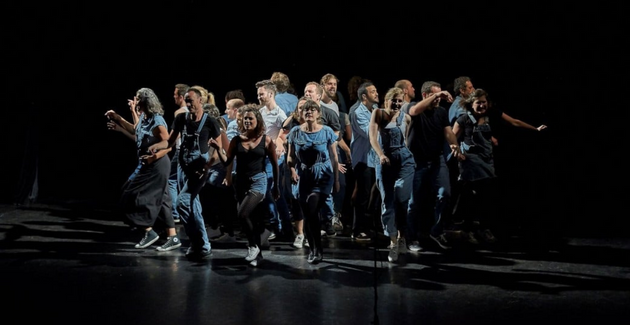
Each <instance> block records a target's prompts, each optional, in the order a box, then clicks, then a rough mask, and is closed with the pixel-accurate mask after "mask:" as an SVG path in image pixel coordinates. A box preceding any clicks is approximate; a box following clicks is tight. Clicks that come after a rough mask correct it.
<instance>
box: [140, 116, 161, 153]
mask: <svg viewBox="0 0 630 325" xmlns="http://www.w3.org/2000/svg"><path fill="white" fill-rule="evenodd" d="M144 117H145V115H144V113H142V114H140V117H139V118H138V119H139V122H138V124H137V125H136V147H137V149H138V157H140V156H142V155H145V154H147V149H148V148H149V146H151V145H153V144H155V143H158V142H160V140H158V139H156V138H155V136H154V135H153V129H155V128H156V127H158V126H160V125H161V126H163V127H165V128H166V129H167V130H168V127H167V126H166V121H165V120H164V117H163V116H161V115H152V116H148V117H147V118H146V119H145V118H144Z"/></svg>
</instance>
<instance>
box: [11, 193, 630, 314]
mask: <svg viewBox="0 0 630 325" xmlns="http://www.w3.org/2000/svg"><path fill="white" fill-rule="evenodd" d="M178 228H179V232H180V235H181V237H182V241H183V243H184V246H183V247H182V248H180V249H178V250H175V251H169V252H157V251H156V250H155V247H157V245H153V246H152V247H151V248H147V249H135V248H134V244H135V243H136V242H137V240H138V239H139V238H137V235H136V234H135V233H132V232H131V231H130V229H129V227H128V226H126V225H125V224H124V223H123V222H121V221H120V220H116V218H114V217H113V214H112V213H111V212H109V211H106V210H99V209H94V208H82V207H61V206H50V205H33V206H29V207H28V208H25V207H15V206H12V205H11V206H10V205H6V206H0V276H1V279H2V287H1V288H2V296H3V298H4V299H3V303H2V304H0V306H1V307H0V310H1V311H2V313H1V314H2V317H3V320H4V321H3V323H4V324H35V323H36V322H46V323H52V322H55V323H59V324H84V325H96V324H154V325H155V324H174V325H184V324H185V325H195V324H295V325H305V324H327V325H333V324H344V325H348V324H351V325H359V324H465V325H473V324H541V323H544V324H606V323H607V322H612V321H617V320H623V319H626V320H627V319H630V311H629V310H630V308H629V306H630V252H629V250H630V239H629V238H619V237H606V236H600V237H598V238H588V237H574V238H556V239H554V240H553V244H549V242H548V241H546V242H545V243H544V244H541V242H540V241H541V239H540V238H538V239H536V238H522V237H517V236H512V237H506V238H504V239H502V240H501V241H500V242H498V243H496V244H494V245H492V246H484V245H481V246H475V247H469V246H463V245H462V246H458V247H455V248H454V249H452V250H449V251H443V250H440V249H438V248H437V247H433V246H431V245H426V247H425V249H424V250H423V251H421V252H419V253H407V254H403V255H401V257H400V259H399V261H398V263H395V264H392V263H389V262H387V248H386V245H387V242H386V241H385V240H383V239H379V240H374V241H372V242H370V243H358V242H355V241H353V240H352V239H351V238H350V237H347V236H341V235H340V236H337V237H334V238H327V239H325V240H324V245H325V247H326V250H325V253H324V261H323V262H322V263H320V264H318V265H310V264H308V263H307V262H306V255H307V252H308V251H307V248H303V249H297V248H293V247H292V246H291V242H289V241H282V240H274V241H272V242H271V246H270V247H269V248H268V249H265V250H263V256H264V260H263V261H262V262H261V263H260V264H259V265H258V267H251V266H249V265H248V264H247V263H246V262H245V261H244V259H243V258H244V256H245V255H246V253H247V252H246V246H245V242H244V241H241V240H238V241H236V242H233V243H221V244H219V243H215V244H213V255H212V257H211V258H210V259H209V260H208V261H205V262H194V261H189V260H187V259H186V258H185V257H184V253H185V250H186V246H187V237H186V236H185V231H184V230H183V228H182V226H181V225H178ZM158 243H159V242H158ZM156 244H157V243H156Z"/></svg>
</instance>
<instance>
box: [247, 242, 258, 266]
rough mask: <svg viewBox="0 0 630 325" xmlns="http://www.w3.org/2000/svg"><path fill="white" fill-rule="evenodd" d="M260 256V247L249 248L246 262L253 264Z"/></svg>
mask: <svg viewBox="0 0 630 325" xmlns="http://www.w3.org/2000/svg"><path fill="white" fill-rule="evenodd" d="M259 254H260V248H258V246H249V247H248V248H247V256H245V260H246V261H248V262H251V261H253V260H255V259H256V257H257V256H258V255H259Z"/></svg>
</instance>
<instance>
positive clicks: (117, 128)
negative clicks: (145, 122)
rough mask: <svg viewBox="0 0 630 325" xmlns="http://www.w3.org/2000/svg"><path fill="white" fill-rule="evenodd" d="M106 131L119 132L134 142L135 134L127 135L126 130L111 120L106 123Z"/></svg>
mask: <svg viewBox="0 0 630 325" xmlns="http://www.w3.org/2000/svg"><path fill="white" fill-rule="evenodd" d="M107 129H108V130H112V131H117V132H120V133H122V134H124V135H125V136H126V137H127V138H129V139H131V140H132V141H136V135H135V132H134V133H129V131H127V129H125V128H123V127H122V126H121V125H120V124H118V123H116V122H114V121H113V120H109V121H108V122H107Z"/></svg>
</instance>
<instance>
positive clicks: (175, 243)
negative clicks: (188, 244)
mask: <svg viewBox="0 0 630 325" xmlns="http://www.w3.org/2000/svg"><path fill="white" fill-rule="evenodd" d="M181 246H182V242H181V241H180V240H179V238H177V236H170V237H168V240H167V241H166V243H164V245H162V246H160V247H158V248H157V250H158V251H160V252H167V251H171V250H174V249H178V248H180V247H181Z"/></svg>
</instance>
